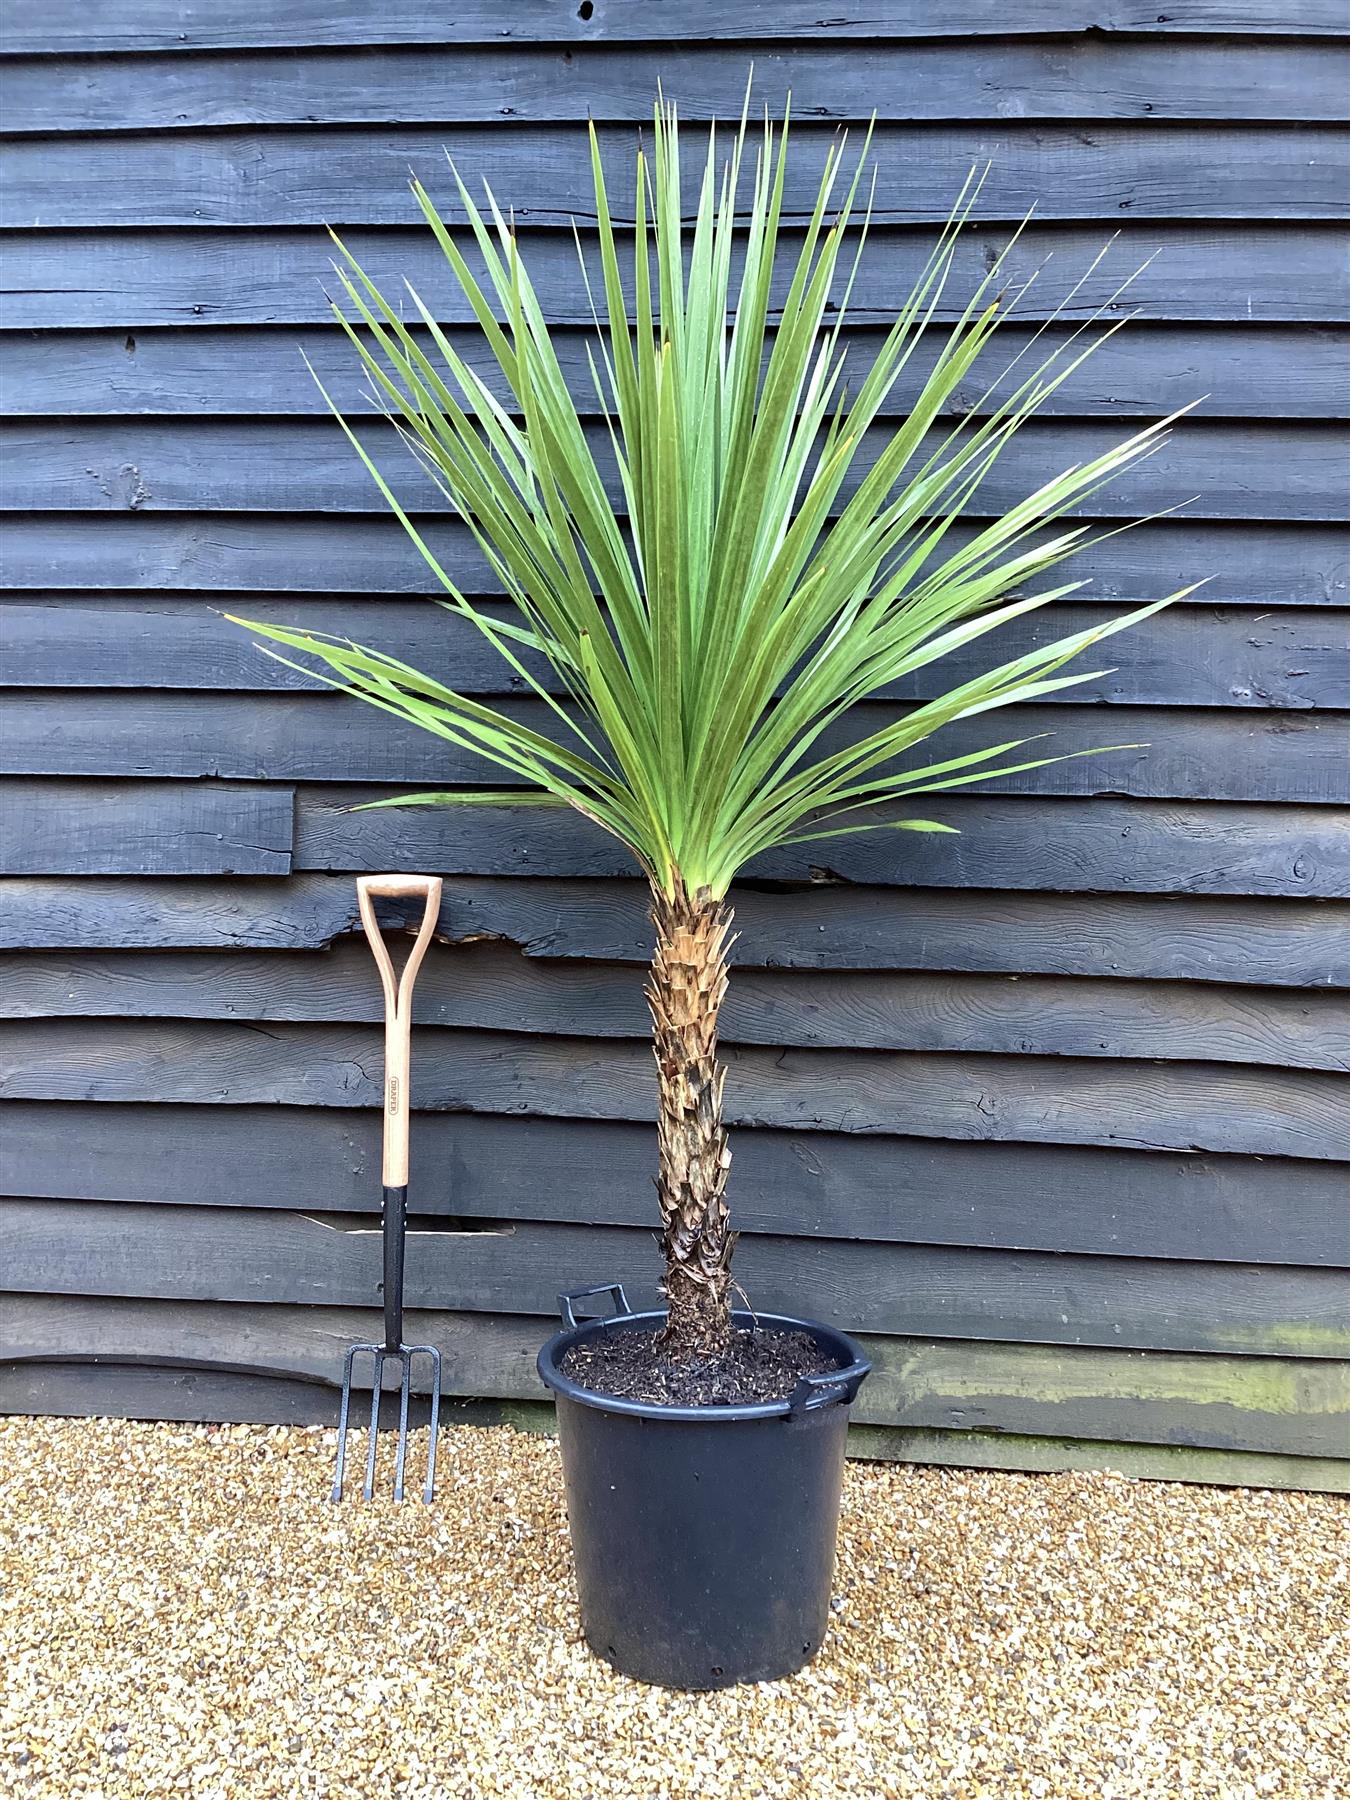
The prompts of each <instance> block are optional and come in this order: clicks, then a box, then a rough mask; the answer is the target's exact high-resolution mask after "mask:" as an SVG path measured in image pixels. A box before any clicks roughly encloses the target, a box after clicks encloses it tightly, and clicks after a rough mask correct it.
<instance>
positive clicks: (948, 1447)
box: [72, 1409, 1350, 1494]
mask: <svg viewBox="0 0 1350 1800" xmlns="http://www.w3.org/2000/svg"><path fill="white" fill-rule="evenodd" d="M72 1410H75V1409H72ZM167 1416H171V1417H175V1418H176V1417H177V1416H178V1415H177V1414H176V1413H175V1414H171V1415H167ZM228 1416H230V1417H233V1414H230V1415H228ZM259 1417H260V1418H261V1419H264V1420H265V1422H268V1423H270V1422H271V1415H270V1413H269V1414H265V1415H264V1414H260V1415H259ZM508 1422H509V1423H514V1421H508ZM845 1455H846V1456H848V1457H849V1458H850V1459H851V1460H856V1461H859V1462H903V1463H926V1464H930V1465H933V1466H936V1467H938V1468H953V1469H1006V1470H1017V1471H1023V1472H1026V1473H1037V1474H1055V1473H1058V1472H1061V1471H1064V1470H1070V1469H1076V1470H1095V1469H1101V1470H1106V1471H1108V1472H1109V1473H1111V1474H1114V1475H1124V1476H1126V1477H1128V1479H1129V1480H1131V1481H1185V1482H1195V1483H1197V1484H1199V1485H1201V1486H1214V1487H1252V1488H1269V1489H1272V1490H1275V1491H1279V1490H1286V1491H1288V1490H1292V1491H1293V1492H1295V1493H1312V1494H1350V1463H1347V1461H1346V1459H1345V1458H1344V1457H1342V1456H1320V1457H1318V1456H1270V1455H1263V1454H1261V1453H1260V1452H1259V1451H1250V1450H1211V1449H1207V1448H1204V1447H1203V1446H1191V1445H1187V1446H1179V1445H1172V1444H1121V1443H1107V1442H1105V1441H1103V1440H1102V1439H1100V1438H1057V1437H1044V1438H1040V1437H1022V1436H1019V1435H1017V1434H1016V1433H1013V1432H1008V1433H1003V1432H997V1431H907V1430H904V1429H892V1428H890V1427H887V1426H884V1425H850V1426H849V1430H848V1448H847V1450H846V1451H845Z"/></svg>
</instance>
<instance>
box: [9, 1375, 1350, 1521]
mask: <svg viewBox="0 0 1350 1800" xmlns="http://www.w3.org/2000/svg"><path fill="white" fill-rule="evenodd" d="M390 1398H391V1399H392V1396H390ZM417 1404H418V1403H417V1401H416V1400H414V1402H413V1414H412V1416H413V1418H414V1419H415V1420H416V1419H417V1418H419V1416H420V1415H419V1414H418V1412H417ZM536 1404H537V1406H538V1412H539V1415H540V1416H541V1418H542V1419H544V1420H547V1421H550V1423H548V1424H539V1423H536V1422H535V1419H534V1407H535V1405H536ZM449 1406H450V1408H451V1409H452V1410H444V1409H443V1410H442V1414H441V1420H442V1427H443V1428H444V1426H445V1425H446V1423H447V1422H449V1423H463V1424H465V1425H468V1426H474V1427H476V1426H480V1425H497V1426H500V1427H503V1428H512V1427H514V1428H515V1429H517V1430H532V1431H533V1430H549V1429H551V1428H552V1427H551V1420H552V1413H553V1409H552V1407H551V1406H549V1405H548V1404H547V1403H546V1402H543V1401H540V1402H538V1403H535V1402H532V1401H509V1400H508V1401H501V1402H497V1401H491V1400H466V1401H458V1402H453V1401H452V1402H450V1403H449ZM337 1411H338V1394H337V1390H336V1389H335V1388H332V1387H324V1386H322V1385H320V1384H319V1383H318V1382H317V1381H288V1380H286V1379H284V1378H281V1377H277V1376H270V1375H238V1374H225V1373H222V1372H220V1371H219V1370H213V1369H178V1368H172V1367H159V1366H150V1365H143V1364H134V1363H113V1362H89V1363H80V1362H20V1363H3V1364H0V1413H9V1414H16V1413H34V1414H38V1413H40V1414H46V1415H56V1416H57V1417H64V1418H82V1417H88V1416H90V1415H94V1416H97V1417H100V1418H114V1419H165V1420H177V1421H184V1422H198V1421H221V1422H227V1423H232V1424H262V1425H333V1424H335V1423H336V1421H337ZM527 1411H528V1412H529V1415H530V1422H529V1424H528V1425H527V1424H525V1423H524V1419H523V1415H524V1414H525V1413H526V1412H527ZM390 1423H392V1419H391V1421H390ZM846 1455H847V1456H848V1457H849V1458H850V1459H855V1460H862V1461H872V1462H878V1461H880V1462H912V1463H931V1464H937V1465H939V1466H950V1467H952V1468H960V1469H1010V1470H1037V1471H1056V1470H1063V1469H1079V1470H1093V1469H1107V1470H1110V1471H1112V1472H1113V1473H1115V1474H1119V1475H1126V1476H1128V1477H1130V1479H1132V1480H1140V1481H1173V1482H1175V1481H1191V1482H1200V1483H1213V1484H1216V1485H1218V1486H1222V1487H1235V1486H1236V1487H1257V1488H1269V1489H1293V1490H1294V1491H1297V1492H1303V1493H1329V1494H1344V1493H1348V1492H1350V1472H1347V1465H1346V1463H1345V1462H1344V1460H1338V1459H1336V1458H1334V1457H1317V1456H1297V1455H1286V1454H1280V1453H1274V1454H1272V1453H1269V1452H1263V1451H1254V1450H1213V1449H1207V1448H1195V1447H1193V1446H1189V1445H1187V1446H1181V1445H1172V1444H1127V1443H1112V1442H1107V1441H1103V1440H1099V1439H1088V1438H1058V1437H1029V1436H1021V1435H1018V1434H1015V1433H1011V1432H973V1431H964V1430H959V1429H958V1430H952V1431H930V1430H926V1429H913V1428H902V1427H894V1426H886V1425H852V1426H850V1427H849V1433H848V1448H847V1451H846Z"/></svg>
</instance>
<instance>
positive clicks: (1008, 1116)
mask: <svg viewBox="0 0 1350 1800" xmlns="http://www.w3.org/2000/svg"><path fill="white" fill-rule="evenodd" d="M416 1055H417V1059H418V1076H417V1087H416V1099H415V1104H416V1105H417V1106H418V1107H420V1108H421V1109H423V1110H424V1111H433V1112H435V1111H449V1112H462V1111H469V1112H482V1113H505V1114H529V1115H532V1116H545V1117H554V1118H579V1119H633V1120H647V1119H649V1118H650V1117H651V1114H652V1110H653V1108H654V1106H655V1095H656V1090H655V1077H654V1074H653V1068H652V1059H651V1053H650V1051H649V1050H648V1048H647V1046H646V1045H645V1044H642V1043H638V1042H631V1043H630V1042H623V1041H616V1040H599V1041H597V1040H593V1039H582V1038H553V1037H534V1036H530V1035H529V1034H527V1033H521V1032H512V1031H507V1030H499V1031H467V1030H460V1029H455V1028H450V1027H446V1028H443V1029H440V1030H437V1031H436V1032H434V1033H430V1032H423V1033H421V1034H420V1036H419V1039H418V1043H417V1047H416ZM726 1060H727V1065H728V1076H727V1113H728V1122H729V1123H730V1124H732V1125H744V1126H765V1127H771V1128H774V1129H777V1130H796V1131H802V1132H806V1133H810V1132H815V1131H851V1132H862V1133H868V1134H871V1135H875V1136H883V1137H884V1136H897V1135H898V1136H913V1137H940V1138H948V1137H950V1138H959V1139H979V1140H993V1141H1003V1140H1009V1141H1017V1142H1030V1143H1061V1144H1062V1143H1070V1144H1100V1145H1103V1146H1113V1145H1118V1146H1120V1147H1121V1148H1123V1149H1157V1150H1196V1151H1202V1150H1212V1151H1217V1152H1220V1153H1223V1154H1233V1155H1239V1154H1243V1155H1251V1156H1298V1157H1308V1158H1312V1159H1314V1160H1317V1161H1331V1162H1335V1161H1350V1116H1348V1115H1347V1110H1346V1107H1345V1104H1344V1096H1345V1081H1344V1078H1343V1077H1342V1076H1340V1075H1336V1074H1325V1073H1321V1072H1311V1071H1307V1070H1301V1069H1300V1070H1294V1069H1270V1068H1259V1069H1258V1068H1252V1067H1246V1066H1241V1067H1235V1066H1232V1065H1229V1064H1224V1063H1218V1062H1173V1063H1161V1062H1153V1061H1141V1060H1128V1059H1118V1060H1117V1059H1108V1058H1094V1059H1088V1058H1078V1057H1064V1056H1034V1055H1019V1056H1014V1057H1010V1056H999V1055H981V1054H978V1053H966V1052H962V1053H945V1054H944V1053H937V1054H934V1053H927V1052H907V1051H876V1050H869V1051H862V1050H852V1051H834V1050H819V1049H790V1048H785V1049H782V1050H779V1051H777V1052H775V1051H772V1050H765V1049H761V1048H759V1047H758V1046H744V1045H731V1046H729V1047H728V1051H727V1059H726ZM380 1084H381V1076H380V1036H379V1033H378V1031H377V1030H376V1029H375V1028H374V1027H361V1026H356V1025H334V1024H323V1025H295V1024H285V1023H276V1022H272V1023H268V1024H267V1025H265V1026H264V1025H259V1024H254V1023H238V1022H233V1021H231V1022H222V1021H214V1020H213V1021H209V1022H207V1021H181V1022H180V1021H174V1022H159V1021H156V1022H153V1023H140V1022H137V1023H135V1024H128V1023H126V1022H124V1021H123V1020H120V1019H118V1020H93V1019H84V1020H70V1019H44V1020H23V1021H11V1022H9V1023H6V1024H4V1025H3V1026H0V1095H2V1096H3V1097H5V1098H12V1099H20V1100H107V1101H128V1100H130V1101H172V1102H180V1103H185V1104H189V1105H193V1104H200V1105H219V1104H221V1103H227V1104H230V1105H236V1106H238V1105H257V1104H260V1103H261V1104H269V1105H284V1106H337V1107H346V1106H370V1105H374V1104H376V1103H377V1102H378V1099H379V1095H380Z"/></svg>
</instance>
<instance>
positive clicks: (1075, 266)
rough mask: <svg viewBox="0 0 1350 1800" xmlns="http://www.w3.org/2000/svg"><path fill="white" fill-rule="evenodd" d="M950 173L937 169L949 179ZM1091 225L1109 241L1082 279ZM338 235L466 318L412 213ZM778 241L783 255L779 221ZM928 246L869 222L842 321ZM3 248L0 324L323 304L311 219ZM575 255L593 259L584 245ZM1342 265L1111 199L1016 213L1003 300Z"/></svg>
mask: <svg viewBox="0 0 1350 1800" xmlns="http://www.w3.org/2000/svg"><path fill="white" fill-rule="evenodd" d="M964 173H965V170H964V168H962V169H961V170H959V171H953V178H954V186H953V187H952V189H951V192H952V193H953V194H954V193H955V189H956V187H959V185H960V180H961V178H962V176H963V175H964ZM439 191H440V190H439V189H438V193H439ZM408 204H409V205H411V201H409V203H408ZM409 216H410V215H409ZM1015 229H1016V227H1014V226H1010V225H1006V224H1005V225H992V224H991V225H986V224H979V225H975V226H972V228H971V229H970V230H968V231H967V232H966V233H964V234H963V235H962V239H961V241H960V243H959V244H958V247H957V253H956V256H955V258H954V261H953V267H952V276H951V281H950V284H949V289H948V297H947V298H946V300H944V302H943V305H942V306H941V307H940V308H939V309H938V313H937V316H938V317H939V318H940V319H943V320H950V319H952V318H953V317H954V316H956V315H957V314H959V312H960V311H961V309H962V307H963V306H964V304H965V301H966V298H967V297H968V296H969V295H970V293H971V292H972V291H973V290H974V288H975V286H976V285H977V284H978V282H979V281H980V280H982V278H983V277H984V275H985V274H986V273H987V272H988V268H989V264H990V262H991V260H992V259H994V258H997V257H998V256H1000V255H1001V254H1002V253H1003V251H1004V250H1006V249H1007V248H1008V245H1009V241H1010V239H1011V236H1012V234H1013V232H1014V230H1015ZM1108 240H1110V241H1111V250H1110V254H1109V255H1108V256H1107V257H1106V258H1105V259H1104V260H1103V261H1102V262H1101V264H1100V265H1099V266H1098V268H1097V270H1096V272H1095V274H1094V275H1092V276H1091V277H1090V278H1088V279H1086V280H1085V279H1084V276H1085V272H1086V271H1087V270H1088V269H1089V268H1090V267H1091V266H1092V265H1093V263H1094V260H1095V259H1096V258H1097V257H1098V256H1099V254H1100V252H1101V251H1102V249H1103V247H1104V246H1105V245H1106V244H1107V242H1108ZM583 241H584V240H583ZM344 242H345V243H346V244H347V245H348V247H349V248H350V249H351V250H352V252H353V254H354V255H356V256H357V257H358V258H359V259H360V261H361V263H362V265H363V266H364V268H365V269H366V272H367V273H368V274H369V275H370V277H371V278H372V280H374V281H376V282H377V283H380V284H382V285H383V284H387V285H388V286H389V287H390V288H392V289H398V288H400V287H401V285H402V283H403V281H405V280H407V281H409V282H411V284H412V285H413V286H414V287H416V288H417V289H418V290H419V291H420V292H422V293H423V294H425V296H426V297H427V299H428V302H429V303H431V304H434V306H435V309H436V312H437V315H438V317H439V318H440V320H441V321H442V323H444V324H468V323H469V322H470V319H471V315H470V313H469V310H468V305H467V302H466V301H465V300H464V299H463V297H462V296H461V295H460V294H459V291H458V289H457V288H456V286H455V284H454V282H453V281H452V280H451V279H449V277H448V276H447V273H446V266H445V259H444V256H443V255H442V253H441V251H440V250H439V249H438V248H437V246H436V244H435V242H434V241H433V240H432V239H431V237H430V234H429V233H428V232H427V231H426V229H425V227H413V226H412V225H411V224H409V225H403V226H398V227H386V228H384V229H374V228H371V227H366V226H359V227H357V228H355V229H353V230H351V231H347V232H345V233H344ZM784 245H785V255H788V254H790V252H791V249H792V245H793V237H792V234H791V233H785V236H784ZM932 246H933V227H932V225H931V224H928V225H923V226H919V227H910V228H907V229H906V228H888V227H884V226H878V227H877V228H876V229H875V230H874V231H873V232H872V234H871V237H870V239H869V250H868V255H867V256H866V257H865V258H864V259H863V261H862V264H861V266H860V267H859V270H858V275H857V279H856V281H855V282H854V285H853V290H852V294H851V297H850V302H849V313H850V316H851V317H852V318H853V320H854V323H855V324H858V325H865V324H868V323H873V324H877V323H880V324H881V325H883V326H888V325H889V324H890V323H891V319H892V307H893V303H894V299H895V296H896V294H897V293H903V292H907V291H908V290H909V289H910V288H911V287H912V286H913V285H914V284H915V282H916V281H917V279H918V277H919V274H920V272H921V271H922V269H923V267H924V265H925V263H926V262H927V259H928V256H929V253H930V251H931V250H932ZM7 248H8V257H9V266H10V268H11V269H13V270H15V271H17V273H18V279H17V281H16V282H15V285H14V286H13V287H12V288H10V289H9V290H8V291H7V292H5V293H4V294H2V295H0V303H2V304H0V326H3V327H4V328H5V329H7V330H23V329H28V330H41V331H48V330H53V329H56V328H66V329H69V328H73V327H112V328H115V329H118V330H122V331H124V332H125V331H131V332H133V333H134V332H135V331H136V330H138V329H139V328H140V327H141V326H151V325H203V326H219V325H227V324H228V325H281V324H286V325H292V324H300V325H312V324H327V323H328V322H329V321H330V318H331V314H330V312H329V305H328V300H327V298H326V295H325V292H324V286H323V283H324V280H325V278H326V277H329V276H330V266H329V265H330V257H331V246H330V245H329V244H328V241H327V239H326V237H325V236H324V235H323V233H322V231H321V230H319V229H318V228H316V227H308V226H296V227H291V228H283V227H273V228H270V229H268V228H261V227H259V228H246V227H243V226H234V227H230V228H217V229H214V230H210V229H206V230H194V229H191V228H186V227H184V228H178V229H174V230H162V229H161V230H150V229H135V228H132V227H124V228H120V229H118V230H115V231H109V230H106V229H105V230H99V229H88V228H86V229H73V230H28V231H17V230H16V231H14V232H12V233H10V234H9V235H8V239H7ZM463 248H464V253H465V259H466V261H467V262H468V263H469V265H470V267H477V266H479V259H478V257H477V254H476V251H475V250H474V248H473V246H472V245H471V244H467V243H466V244H465V245H464V246H463ZM522 248H523V251H524V253H525V255H526V257H527V259H528V263H529V269H530V274H531V278H532V279H533V281H534V284H535V286H536V288H537V289H538V291H539V295H540V302H541V304H542V305H543V306H544V307H545V309H546V310H547V312H548V315H549V317H550V319H552V320H556V321H558V322H559V323H564V324H567V323H570V324H578V325H583V326H584V325H587V324H589V323H590V320H591V311H590V306H589V303H588V301H587V298H586V287H585V282H584V280H583V279H582V275H581V271H580V267H579V265H578V260H577V251H576V245H575V243H574V241H573V238H572V235H571V233H570V231H563V230H551V231H550V230H544V231H536V232H532V233H529V234H528V235H522ZM620 249H621V254H622V251H623V246H622V245H621V246H620ZM589 262H590V266H594V254H593V251H592V255H591V257H590V258H589ZM1346 264H1347V252H1346V234H1345V231H1344V228H1343V226H1341V225H1337V224H1334V223H1331V222H1327V221H1319V220H1287V221H1286V220H1279V221H1272V220H1266V221H1259V220H1258V221H1246V222H1239V221H1233V222H1204V221H1198V222H1197V221H1194V220H1191V221H1170V220H1167V219H1149V220H1144V219H1138V220H1131V219H1130V218H1129V217H1128V215H1126V217H1125V218H1124V220H1123V221H1121V220H1118V219H1115V218H1113V219H1112V220H1111V221H1110V222H1109V223H1105V222H1098V223H1080V224H1073V223H1060V224H1051V223H1043V224H1035V223H1033V224H1031V225H1030V226H1028V227H1027V229H1026V230H1024V231H1023V232H1022V233H1021V236H1020V237H1019V238H1018V241H1017V249H1016V251H1015V252H1014V254H1013V255H1012V256H1011V257H1010V258H1009V261H1008V263H1007V265H1006V268H1007V273H1008V278H1009V280H1010V281H1011V282H1013V283H1014V284H1016V283H1018V282H1025V281H1026V280H1027V279H1028V278H1029V277H1030V276H1031V274H1032V273H1033V271H1035V272H1036V275H1037V279H1036V281H1035V284H1034V286H1032V287H1031V288H1030V289H1029V291H1028V292H1027V294H1026V296H1025V298H1024V299H1023V300H1022V301H1021V302H1020V304H1019V306H1018V313H1019V315H1020V316H1021V317H1023V318H1029V319H1039V318H1043V317H1046V316H1047V315H1048V314H1049V313H1051V312H1054V311H1055V310H1056V309H1062V312H1063V316H1064V317H1066V318H1069V319H1086V318H1090V317H1095V316H1096V315H1097V313H1098V311H1099V310H1100V309H1101V308H1102V307H1106V308H1107V309H1108V316H1111V317H1119V316H1122V315H1123V314H1124V313H1125V312H1127V311H1130V312H1133V311H1136V310H1137V311H1141V312H1142V313H1144V314H1145V316H1147V317H1148V318H1150V319H1154V320H1163V321H1169V320H1174V321H1178V322H1184V321H1194V320H1212V321H1214V322H1216V323H1227V322H1232V323H1239V324H1259V325H1271V324H1283V323H1290V324H1305V323H1306V324H1320V323H1342V324H1343V323H1345V322H1346V321H1347V320H1348V319H1350V301H1348V300H1347V297H1346V282H1345V271H1346ZM1133 271H1137V273H1136V274H1134V278H1133V280H1132V281H1131V282H1130V286H1129V290H1128V298H1126V297H1125V296H1120V295H1119V294H1118V290H1119V288H1120V284H1121V282H1122V281H1123V280H1124V279H1125V277H1126V276H1127V275H1130V274H1131V273H1132V272H1133ZM786 282H787V275H786V273H785V274H784V275H783V277H782V279H781V280H780V281H779V283H778V285H777V287H776V288H775V289H774V290H773V293H774V296H776V297H777V298H778V299H779V300H780V301H781V296H782V295H783V294H784V293H785V292H786Z"/></svg>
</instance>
